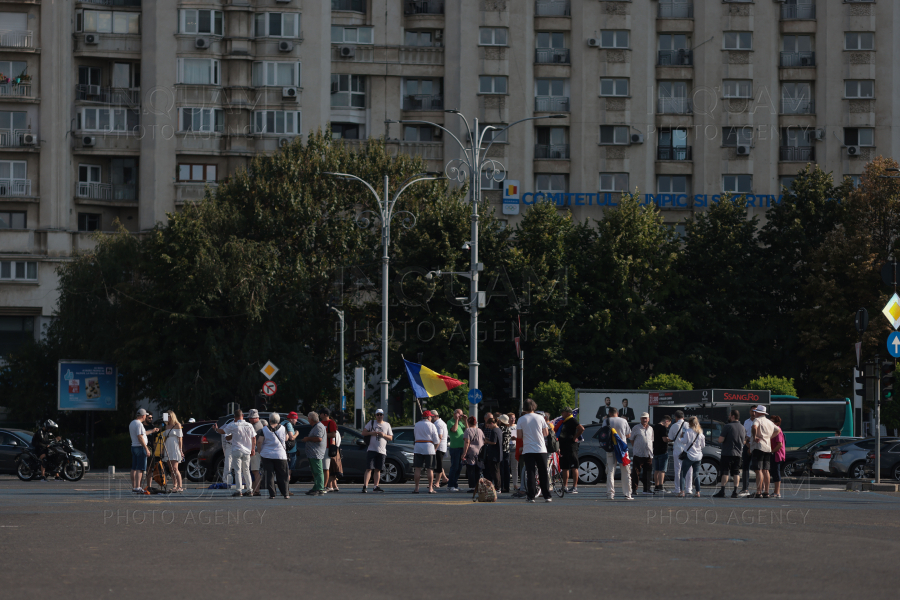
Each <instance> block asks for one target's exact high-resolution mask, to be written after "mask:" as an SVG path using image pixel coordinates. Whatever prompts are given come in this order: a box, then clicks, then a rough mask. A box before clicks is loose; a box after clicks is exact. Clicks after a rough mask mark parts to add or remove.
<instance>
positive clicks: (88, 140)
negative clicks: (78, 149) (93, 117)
mask: <svg viewBox="0 0 900 600" xmlns="http://www.w3.org/2000/svg"><path fill="white" fill-rule="evenodd" d="M96 143H97V138H95V137H94V136H92V135H86V136H84V137H83V138H81V145H82V146H84V147H85V148H90V147H91V146H94V145H95V144H96Z"/></svg>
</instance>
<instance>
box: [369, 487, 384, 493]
mask: <svg viewBox="0 0 900 600" xmlns="http://www.w3.org/2000/svg"><path fill="white" fill-rule="evenodd" d="M372 491H373V492H377V493H379V494H381V493H384V490H383V489H381V487H379V486H377V485H376V486H375V487H374V488H372Z"/></svg>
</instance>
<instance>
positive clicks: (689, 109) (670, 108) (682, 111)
mask: <svg viewBox="0 0 900 600" xmlns="http://www.w3.org/2000/svg"><path fill="white" fill-rule="evenodd" d="M725 100H745V101H752V100H753V98H725ZM656 102H657V104H656V113H657V114H660V115H690V114H693V112H694V103H693V101H692V100H691V99H690V98H680V97H676V98H658V99H657V101H656ZM780 107H781V112H780V114H782V115H814V114H816V103H815V101H813V100H810V99H808V98H782V99H781V102H780ZM560 110H563V109H560Z"/></svg>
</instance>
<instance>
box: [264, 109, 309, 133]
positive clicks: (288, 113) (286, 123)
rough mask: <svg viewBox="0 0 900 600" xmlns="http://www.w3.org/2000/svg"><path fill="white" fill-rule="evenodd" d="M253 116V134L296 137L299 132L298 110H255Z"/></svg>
mask: <svg viewBox="0 0 900 600" xmlns="http://www.w3.org/2000/svg"><path fill="white" fill-rule="evenodd" d="M253 115H254V116H253V133H279V134H286V135H297V134H298V133H299V132H300V111H299V110H257V111H255V112H254V113H253Z"/></svg>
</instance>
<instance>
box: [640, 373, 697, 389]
mask: <svg viewBox="0 0 900 600" xmlns="http://www.w3.org/2000/svg"><path fill="white" fill-rule="evenodd" d="M638 389H640V390H692V389H694V386H693V385H692V384H691V382H690V381H686V380H685V379H683V378H682V377H681V376H680V375H676V374H674V373H661V374H659V375H654V376H652V377H651V378H650V379H648V380H647V381H645V382H644V383H642V384H641V387H639V388H638Z"/></svg>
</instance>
